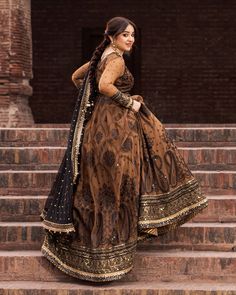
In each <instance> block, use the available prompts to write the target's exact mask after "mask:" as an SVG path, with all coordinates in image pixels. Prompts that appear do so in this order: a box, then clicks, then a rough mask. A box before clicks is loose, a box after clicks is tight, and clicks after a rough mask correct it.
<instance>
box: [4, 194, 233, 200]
mask: <svg viewBox="0 0 236 295" xmlns="http://www.w3.org/2000/svg"><path fill="white" fill-rule="evenodd" d="M206 197H207V199H209V200H236V194H235V195H207V194H206ZM46 198H47V195H38V196H37V195H24V196H20V195H19V196H18V195H1V196H0V200H21V199H25V200H31V199H34V200H35V199H36V200H37V199H40V200H41V199H42V200H44V199H46Z"/></svg>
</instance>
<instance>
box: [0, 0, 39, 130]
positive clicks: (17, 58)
mask: <svg viewBox="0 0 236 295" xmlns="http://www.w3.org/2000/svg"><path fill="white" fill-rule="evenodd" d="M0 2H1V3H0V4H1V8H2V9H1V12H0V16H1V17H0V27H1V28H2V29H1V33H2V34H1V51H0V52H1V53H0V62H1V74H0V83H1V91H0V118H1V119H0V126H3V127H5V126H7V127H10V126H29V125H32V124H33V123H34V120H33V117H32V113H31V109H30V107H29V105H28V97H29V96H31V95H32V87H31V86H30V85H29V80H30V79H31V78H32V76H33V74H32V40H31V6H30V0H26V1H24V0H20V1H10V0H5V1H3V0H2V1H0Z"/></svg>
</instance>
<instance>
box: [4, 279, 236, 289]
mask: <svg viewBox="0 0 236 295" xmlns="http://www.w3.org/2000/svg"><path fill="white" fill-rule="evenodd" d="M1 289H5V290H6V289H8V290H20V289H22V290H78V289H79V290H100V291H102V290H111V289H114V290H122V289H127V290H129V289H130V290H138V289H141V290H144V289H148V290H150V289H155V290H176V291H181V290H186V291H236V284H235V283H219V282H213V283H212V282H209V283H208V282H197V281H194V282H192V281H190V282H189V281H181V282H119V281H115V282H109V283H107V286H104V285H102V286H101V285H99V284H97V285H96V284H94V285H92V283H91V282H89V283H86V282H82V281H79V280H75V282H71V283H67V282H40V281H13V282H9V281H2V282H0V290H1Z"/></svg>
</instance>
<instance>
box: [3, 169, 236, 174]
mask: <svg viewBox="0 0 236 295" xmlns="http://www.w3.org/2000/svg"><path fill="white" fill-rule="evenodd" d="M57 171H58V170H0V173H1V174H2V173H57ZM191 171H192V172H194V173H198V174H207V173H209V174H219V173H224V174H236V171H235V170H193V169H192V170H191Z"/></svg>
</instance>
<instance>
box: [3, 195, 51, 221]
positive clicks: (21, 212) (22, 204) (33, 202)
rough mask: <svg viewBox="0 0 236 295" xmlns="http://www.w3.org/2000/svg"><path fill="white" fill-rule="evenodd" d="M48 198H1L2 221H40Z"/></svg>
mask: <svg viewBox="0 0 236 295" xmlns="http://www.w3.org/2000/svg"><path fill="white" fill-rule="evenodd" d="M46 197H47V196H32V197H31V196H18V197H14V196H5V197H4V196H2V197H0V208H1V215H0V222H1V221H11V222H14V221H40V217H39V215H40V213H41V212H42V209H43V205H44V202H45V200H46Z"/></svg>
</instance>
